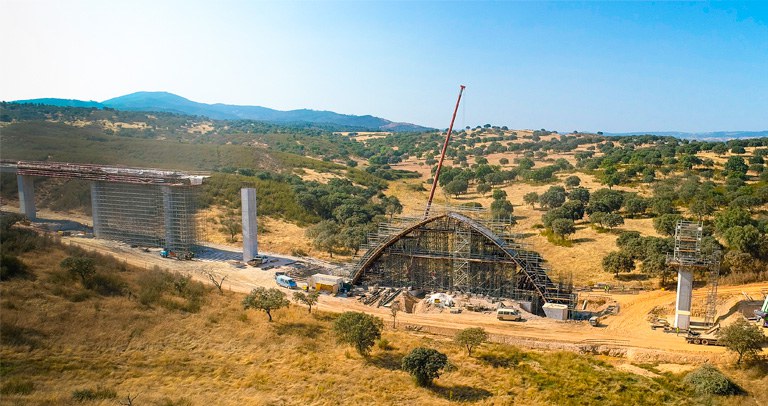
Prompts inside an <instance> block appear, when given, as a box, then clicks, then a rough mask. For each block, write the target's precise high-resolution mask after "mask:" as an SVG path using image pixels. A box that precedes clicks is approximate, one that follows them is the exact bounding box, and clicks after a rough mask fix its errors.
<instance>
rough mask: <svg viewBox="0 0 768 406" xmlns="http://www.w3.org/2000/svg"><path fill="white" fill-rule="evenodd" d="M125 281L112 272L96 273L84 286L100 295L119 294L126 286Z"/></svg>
mask: <svg viewBox="0 0 768 406" xmlns="http://www.w3.org/2000/svg"><path fill="white" fill-rule="evenodd" d="M127 286H128V285H127V284H126V283H125V281H124V280H123V279H122V278H121V277H119V276H118V275H114V274H107V273H97V274H96V275H94V276H93V277H92V278H91V279H89V280H88V281H87V282H86V285H85V287H86V288H88V289H90V290H93V291H95V292H96V293H98V294H100V295H102V296H120V295H122V294H123V292H124V291H125V289H126V288H127Z"/></svg>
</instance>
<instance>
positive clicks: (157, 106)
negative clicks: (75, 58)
mask: <svg viewBox="0 0 768 406" xmlns="http://www.w3.org/2000/svg"><path fill="white" fill-rule="evenodd" d="M16 103H37V104H50V105H54V106H67V107H98V108H104V107H109V108H113V109H116V110H130V111H162V112H168V113H177V114H187V115H195V116H204V117H208V118H211V119H214V120H258V121H267V122H272V123H280V124H287V123H317V124H332V125H337V126H340V127H349V128H355V129H370V130H379V131H426V130H431V129H430V128H427V127H422V126H419V125H416V124H410V123H397V122H393V121H390V120H387V119H384V118H379V117H374V116H370V115H366V116H354V115H347V114H339V113H334V112H332V111H318V110H308V109H301V110H290V111H280V110H274V109H270V108H267V107H261V106H236V105H230V104H220V103H217V104H206V103H198V102H194V101H192V100H189V99H185V98H184V97H181V96H178V95H175V94H173V93H168V92H136V93H131V94H128V95H125V96H120V97H115V98H113V99H109V100H105V101H103V102H101V103H98V102H93V101H90V102H84V101H80V100H65V99H32V100H17V101H16Z"/></svg>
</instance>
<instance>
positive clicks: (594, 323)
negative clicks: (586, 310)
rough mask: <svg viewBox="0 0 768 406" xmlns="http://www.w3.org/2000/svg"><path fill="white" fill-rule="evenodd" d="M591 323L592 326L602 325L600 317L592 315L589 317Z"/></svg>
mask: <svg viewBox="0 0 768 406" xmlns="http://www.w3.org/2000/svg"><path fill="white" fill-rule="evenodd" d="M589 325H590V326H592V327H600V317H598V316H592V317H590V318H589Z"/></svg>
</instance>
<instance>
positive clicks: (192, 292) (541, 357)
mask: <svg viewBox="0 0 768 406" xmlns="http://www.w3.org/2000/svg"><path fill="white" fill-rule="evenodd" d="M20 232H21V233H22V234H24V233H26V231H24V230H23V229H22V230H21V231H20ZM5 234H6V237H8V233H7V232H6V233H5ZM26 241H27V242H29V241H34V239H32V240H30V239H29V237H26ZM8 242H9V240H7V239H6V240H5V243H8ZM36 244H37V249H36V250H35V251H34V252H32V251H28V252H26V253H24V252H22V253H21V254H19V258H20V259H21V260H22V261H23V263H24V264H26V266H27V267H28V269H27V270H26V272H25V273H24V274H20V275H18V276H17V277H15V278H12V279H10V280H4V281H2V282H0V297H2V302H0V305H1V306H2V309H3V311H2V314H1V316H2V317H1V319H2V332H3V334H2V335H1V336H0V355H1V356H2V359H3V362H2V366H3V368H2V378H3V379H2V382H3V385H2V394H3V395H2V396H0V404H9V405H10V404H20V403H21V404H49V405H64V404H72V403H73V402H74V401H76V400H80V399H83V400H89V399H91V402H90V404H115V403H116V402H123V403H125V402H126V401H127V399H128V398H129V397H130V398H133V400H134V401H135V403H134V404H150V405H152V404H157V405H160V404H163V405H167V404H174V405H192V404H217V405H230V404H231V405H241V404H256V405H259V404H264V405H266V404H301V405H307V404H317V405H325V404H374V403H378V404H381V403H386V404H395V403H401V402H409V403H419V404H430V405H432V404H434V405H444V404H452V403H455V402H479V403H482V404H520V405H537V404H558V405H569V404H573V405H578V404H588V403H595V402H597V403H601V404H662V403H665V404H680V405H685V404H691V405H694V404H704V403H713V402H714V403H716V404H726V405H730V404H743V405H751V404H759V402H761V401H763V400H765V399H764V396H765V394H764V393H762V391H760V390H755V389H756V388H759V387H760V382H763V381H764V379H765V378H764V375H759V374H760V372H759V370H758V369H752V370H750V371H738V370H731V369H728V368H725V371H726V372H727V373H728V374H729V375H730V376H731V377H732V379H734V380H735V381H736V382H737V383H739V384H740V385H741V386H742V387H743V388H744V389H746V390H747V391H748V394H747V395H746V396H737V397H730V398H729V397H715V398H713V397H710V396H708V395H698V394H696V393H694V392H693V391H692V389H691V388H689V387H688V386H686V385H685V384H684V383H683V382H682V379H683V376H684V372H683V373H671V372H661V370H662V369H664V367H663V366H661V365H658V364H638V365H632V364H627V363H626V362H625V361H624V360H622V359H619V358H612V357H607V356H600V357H598V356H591V355H577V354H574V353H569V352H558V351H531V350H521V349H519V348H516V347H514V346H510V345H502V344H486V345H484V346H482V347H480V348H479V349H478V350H476V351H475V353H474V356H473V357H468V356H467V355H466V352H465V351H464V350H463V348H461V347H460V346H457V345H455V344H453V343H452V342H451V341H450V339H449V338H447V337H442V336H438V335H431V334H426V333H419V332H413V331H411V332H409V331H408V330H407V329H405V328H404V327H403V325H402V323H401V325H400V328H398V329H393V328H391V324H390V323H389V321H388V320H384V321H385V325H386V327H385V330H384V332H383V338H384V339H385V340H386V343H382V344H380V345H377V346H376V347H375V348H374V349H373V352H372V353H371V355H370V356H369V357H361V356H360V355H358V354H357V353H355V352H354V350H353V349H352V348H350V347H348V346H346V345H341V344H338V343H337V342H336V339H335V336H334V334H333V322H334V320H335V319H336V318H337V317H338V315H337V314H334V313H325V312H317V311H313V312H312V313H311V314H309V313H308V312H307V311H306V308H304V307H300V306H295V305H291V306H290V307H289V308H288V309H281V310H277V311H274V313H273V314H274V318H275V321H274V322H272V323H269V322H267V320H266V317H265V315H264V314H263V313H261V312H256V311H253V310H247V311H244V310H243V307H242V305H241V301H242V298H243V295H242V294H238V293H233V292H229V291H226V290H225V291H224V292H223V294H219V293H218V292H217V291H215V290H214V289H212V288H211V287H203V286H202V285H200V284H199V283H197V282H194V281H191V280H189V279H187V278H186V277H185V276H184V275H181V274H170V273H164V272H162V271H160V270H159V269H155V270H141V269H137V268H133V267H131V266H128V265H126V264H125V263H122V262H120V261H117V260H115V259H112V258H110V257H104V256H93V255H94V254H87V253H86V252H84V251H82V250H78V249H75V248H71V247H70V248H65V247H63V246H60V245H58V244H57V243H55V242H52V241H48V242H44V241H42V240H41V241H38V242H37V243H36ZM4 245H5V244H4ZM11 245H13V246H15V245H14V244H11ZM8 249H9V248H8V247H7V246H6V250H8ZM10 249H12V248H10ZM6 252H7V251H6ZM41 254H44V255H41ZM83 255H86V256H92V257H93V258H94V259H95V261H96V269H97V275H99V276H98V278H96V279H94V280H95V281H98V282H95V283H91V284H88V285H87V286H89V287H85V284H83V283H81V282H79V281H78V280H76V279H72V278H70V277H69V276H68V274H67V273H65V272H64V271H63V270H61V268H60V266H59V262H60V261H62V260H63V259H65V258H67V257H68V256H83ZM115 286H118V287H120V289H117V290H115V289H113V288H112V287H115ZM127 292H130V293H127ZM324 300H326V298H321V301H324ZM82 326H88V328H87V329H86V328H82ZM419 346H422V347H429V348H435V349H438V350H439V351H441V352H444V353H445V354H447V356H448V358H449V360H450V365H451V367H450V368H449V369H448V370H447V371H445V372H444V373H443V374H442V375H441V377H440V378H439V379H438V380H437V381H436V382H435V383H436V385H435V386H433V387H430V388H418V387H416V386H415V385H414V384H413V381H412V380H411V378H410V377H409V376H408V375H407V374H406V373H405V372H403V371H402V370H400V363H401V359H402V357H403V356H404V355H405V354H407V353H408V352H409V351H410V350H411V349H413V348H415V347H419ZM619 365H623V366H621V367H619ZM627 371H632V372H627ZM755 373H757V374H758V376H755V375H754V374H755ZM748 374H752V375H748ZM763 374H764V373H763ZM224 394H226V395H225V396H223V395H224Z"/></svg>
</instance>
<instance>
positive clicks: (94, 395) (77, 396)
mask: <svg viewBox="0 0 768 406" xmlns="http://www.w3.org/2000/svg"><path fill="white" fill-rule="evenodd" d="M116 397H117V392H115V390H114V389H107V388H102V387H100V386H99V387H97V388H96V389H78V390H76V391H74V392H72V400H74V401H76V402H85V401H89V400H102V399H115V398H116Z"/></svg>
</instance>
